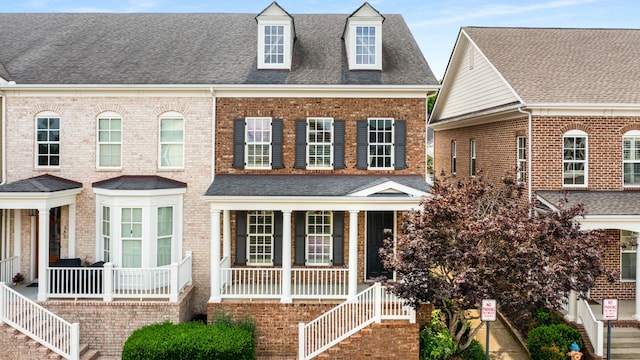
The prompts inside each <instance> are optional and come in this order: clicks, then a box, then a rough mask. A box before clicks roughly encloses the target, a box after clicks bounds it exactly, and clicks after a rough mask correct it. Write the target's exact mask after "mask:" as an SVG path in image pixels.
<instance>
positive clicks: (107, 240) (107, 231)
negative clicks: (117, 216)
mask: <svg viewBox="0 0 640 360" xmlns="http://www.w3.org/2000/svg"><path fill="white" fill-rule="evenodd" d="M101 225H102V231H101V233H102V260H103V261H104V262H110V261H111V208H109V207H108V206H103V207H102V222H101Z"/></svg>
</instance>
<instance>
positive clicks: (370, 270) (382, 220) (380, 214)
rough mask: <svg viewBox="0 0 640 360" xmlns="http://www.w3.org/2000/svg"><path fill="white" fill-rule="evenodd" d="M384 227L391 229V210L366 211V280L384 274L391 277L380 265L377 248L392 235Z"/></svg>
mask: <svg viewBox="0 0 640 360" xmlns="http://www.w3.org/2000/svg"><path fill="white" fill-rule="evenodd" d="M385 229H391V230H393V211H368V212H367V255H366V256H367V264H366V266H367V270H366V277H367V280H369V279H375V278H377V277H381V276H385V277H387V278H388V279H392V278H393V274H392V273H391V272H390V271H388V270H387V269H385V268H384V266H382V261H381V259H380V253H379V250H380V248H381V247H383V246H384V239H386V238H388V237H392V236H393V235H392V234H387V233H385Z"/></svg>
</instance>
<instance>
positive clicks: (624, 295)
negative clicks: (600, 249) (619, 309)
mask: <svg viewBox="0 0 640 360" xmlns="http://www.w3.org/2000/svg"><path fill="white" fill-rule="evenodd" d="M606 237H607V247H606V253H605V256H604V259H603V263H604V265H605V267H606V268H607V269H609V270H616V271H620V230H614V229H610V230H607V231H606ZM590 295H591V298H593V299H602V298H605V297H615V298H618V299H620V300H631V299H635V297H636V282H635V281H621V280H620V277H619V276H618V277H617V278H616V281H615V282H613V283H610V282H609V281H608V280H607V278H606V277H604V276H601V277H598V278H597V279H596V286H595V287H594V288H593V289H591V293H590Z"/></svg>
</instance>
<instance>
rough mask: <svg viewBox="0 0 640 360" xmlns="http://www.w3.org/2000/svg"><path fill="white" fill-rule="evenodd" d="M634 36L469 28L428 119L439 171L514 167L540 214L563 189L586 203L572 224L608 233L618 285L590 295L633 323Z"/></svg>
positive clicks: (638, 108)
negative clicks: (616, 303) (621, 306)
mask: <svg viewBox="0 0 640 360" xmlns="http://www.w3.org/2000/svg"><path fill="white" fill-rule="evenodd" d="M637 44H640V31H638V30H625V29H541V28H481V27H464V28H462V29H461V30H460V33H459V36H458V39H457V42H456V45H455V48H454V50H453V54H452V56H451V60H450V63H449V65H448V69H447V71H446V75H445V78H444V82H443V85H442V89H441V91H440V93H439V95H438V99H437V102H436V105H435V109H434V111H433V114H432V115H431V118H430V126H431V127H432V128H433V129H434V130H435V157H436V162H435V171H436V174H439V173H440V172H441V171H444V172H445V173H447V174H455V175H456V176H474V175H475V174H476V172H477V171H480V170H482V171H483V173H484V175H485V176H486V177H488V178H489V179H490V180H492V181H498V180H499V179H500V177H501V176H503V175H504V174H505V173H506V172H510V173H511V174H514V175H516V176H517V178H518V179H519V180H520V181H522V182H523V183H524V184H525V185H526V187H527V188H528V197H529V200H536V201H538V202H539V204H540V208H539V210H540V211H553V210H554V209H557V207H558V206H559V204H560V202H561V198H562V196H563V194H566V196H567V198H568V200H569V205H572V204H578V203H582V204H584V205H585V208H586V212H587V214H586V216H585V217H584V218H580V219H576V220H577V221H579V222H580V224H581V227H582V228H583V229H604V230H605V231H606V234H607V236H608V237H609V238H610V239H611V241H610V245H609V246H608V248H607V249H606V250H607V254H606V257H605V259H604V261H605V263H606V265H607V267H608V268H609V269H614V270H618V271H619V273H620V277H619V278H618V279H617V280H616V281H615V283H613V284H610V283H609V282H607V281H606V279H604V278H602V279H598V282H597V285H596V286H595V287H594V288H593V289H591V291H590V294H589V295H590V297H591V299H592V300H593V301H596V302H600V301H601V300H602V299H603V298H618V299H620V300H623V301H624V300H630V302H632V303H634V305H633V306H634V307H635V310H634V312H633V313H634V315H633V316H632V318H630V319H633V320H638V319H640V286H638V282H637V281H636V279H638V271H640V267H637V266H636V264H637V263H638V261H637V259H638V252H637V251H636V244H637V237H638V233H639V232H640V227H639V224H640V207H638V204H640V202H639V200H640V198H639V196H640V192H638V191H637V190H638V189H639V185H640V183H639V182H638V180H636V179H640V178H638V169H639V167H638V166H639V163H638V161H639V160H638V159H639V157H638V155H639V154H640V153H639V152H638V149H640V141H639V139H640V138H639V134H640V81H639V80H640V74H639V73H638V66H639V64H638V60H637V59H638V57H637V54H636V48H637V46H635V45H637ZM574 300H575V299H573V298H572V301H570V303H569V309H568V310H567V311H568V318H570V319H574V320H578V321H582V320H584V319H582V317H584V316H585V315H584V314H579V313H578V308H580V306H578V305H586V303H583V302H580V304H576V302H575V301H574ZM582 308H584V306H582ZM585 321H586V320H585ZM585 324H586V322H585ZM585 327H587V325H585ZM594 346H595V344H594ZM600 346H601V344H600ZM600 349H602V348H600ZM600 355H602V354H600Z"/></svg>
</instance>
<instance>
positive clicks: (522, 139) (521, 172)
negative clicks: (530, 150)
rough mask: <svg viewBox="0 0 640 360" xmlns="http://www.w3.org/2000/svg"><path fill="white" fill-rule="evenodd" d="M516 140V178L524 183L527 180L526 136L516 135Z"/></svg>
mask: <svg viewBox="0 0 640 360" xmlns="http://www.w3.org/2000/svg"><path fill="white" fill-rule="evenodd" d="M517 142H518V144H517V152H518V160H517V164H516V166H517V172H518V174H517V180H518V181H519V182H520V183H524V182H526V181H527V137H526V136H518V138H517Z"/></svg>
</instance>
